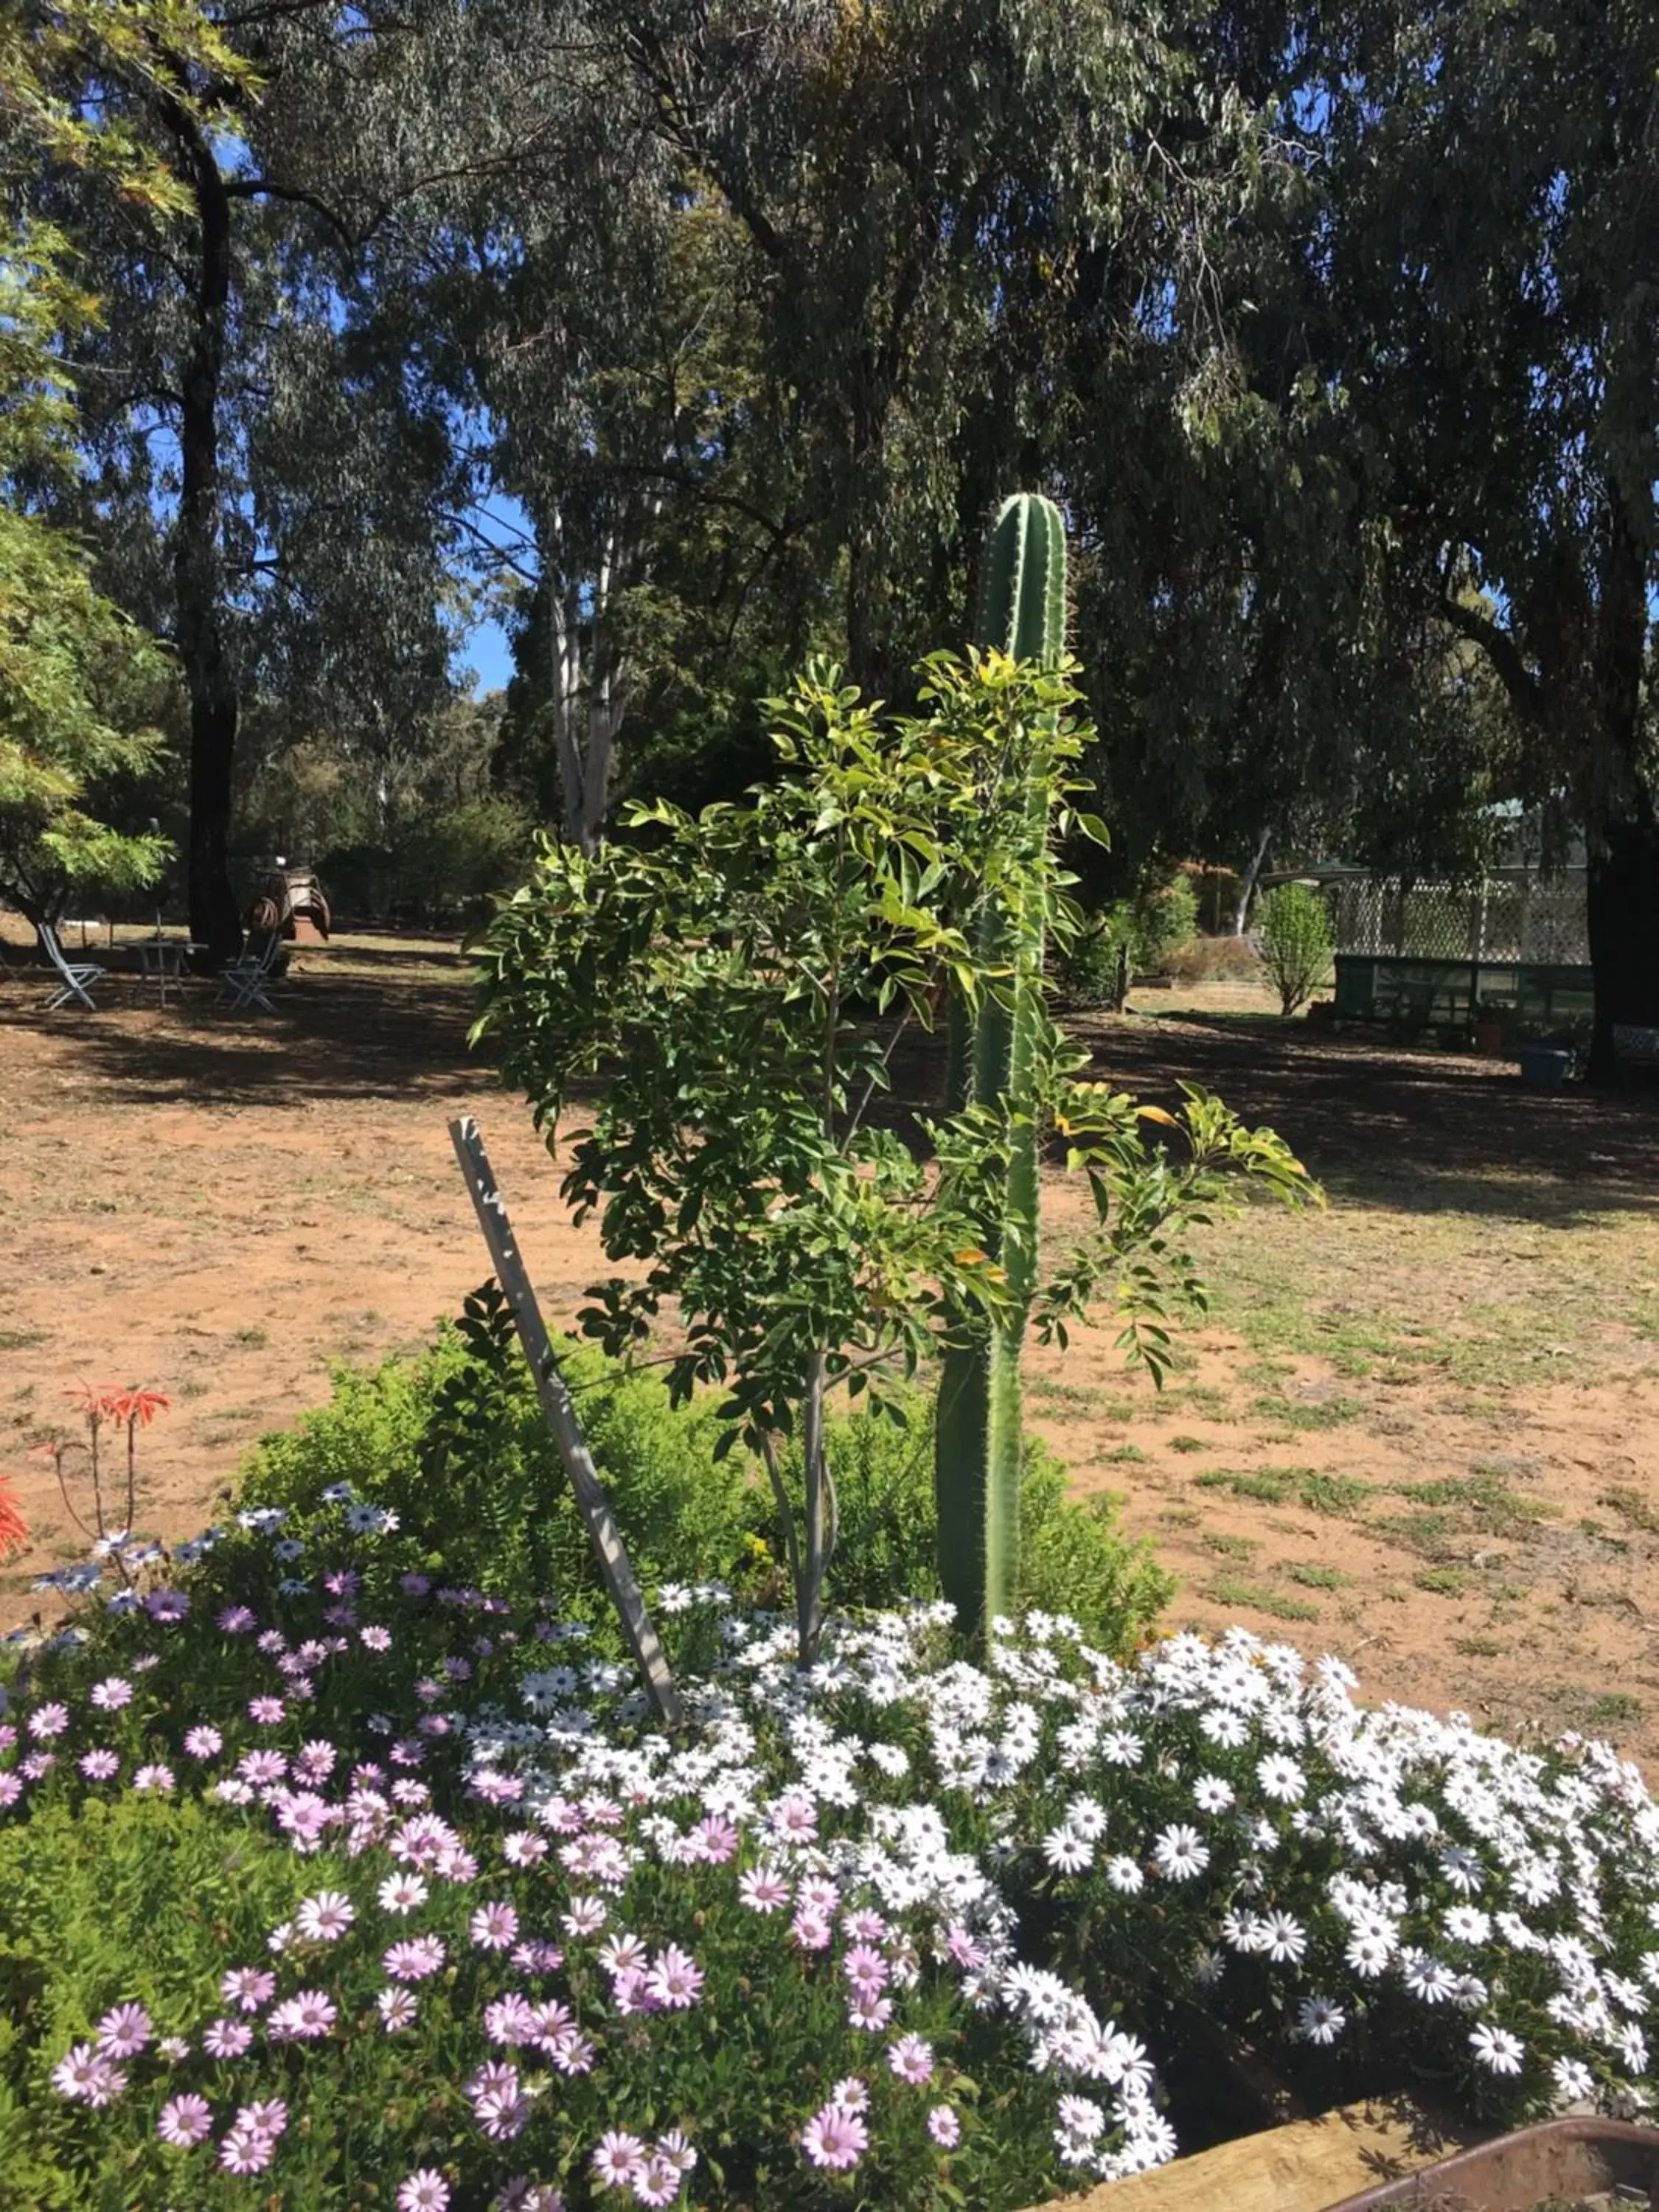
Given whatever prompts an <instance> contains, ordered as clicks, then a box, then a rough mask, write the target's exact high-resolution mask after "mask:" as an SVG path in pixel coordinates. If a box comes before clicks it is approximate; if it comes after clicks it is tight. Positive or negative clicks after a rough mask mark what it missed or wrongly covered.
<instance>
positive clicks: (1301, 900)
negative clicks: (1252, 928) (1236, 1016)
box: [1256, 884, 1331, 1014]
mask: <svg viewBox="0 0 1659 2212" xmlns="http://www.w3.org/2000/svg"><path fill="white" fill-rule="evenodd" d="M1256 928H1257V933H1258V934H1259V936H1260V938H1261V964H1262V966H1263V967H1264V968H1265V969H1267V977H1268V980H1269V981H1270V982H1271V983H1272V984H1273V988H1274V989H1275V990H1276V991H1277V992H1278V994H1279V1006H1280V1008H1281V1010H1282V1011H1283V1012H1285V1013H1286V1014H1293V1013H1294V1012H1296V1010H1297V1007H1298V1006H1300V1005H1301V1004H1302V1002H1303V1000H1304V999H1310V998H1312V996H1313V994H1314V993H1315V992H1316V990H1317V989H1318V988H1319V987H1320V985H1321V984H1322V982H1323V981H1325V978H1326V977H1327V976H1328V975H1329V974H1330V970H1331V925H1330V920H1329V917H1328V915H1327V914H1326V912H1325V902H1324V901H1323V899H1322V898H1321V897H1320V896H1319V894H1318V892H1317V891H1312V890H1309V888H1308V886H1307V885H1306V884H1279V887H1278V888H1277V890H1271V891H1269V892H1268V893H1267V896H1266V897H1265V898H1264V899H1263V900H1262V902H1261V907H1260V908H1259V910H1258V915H1257V921H1256Z"/></svg>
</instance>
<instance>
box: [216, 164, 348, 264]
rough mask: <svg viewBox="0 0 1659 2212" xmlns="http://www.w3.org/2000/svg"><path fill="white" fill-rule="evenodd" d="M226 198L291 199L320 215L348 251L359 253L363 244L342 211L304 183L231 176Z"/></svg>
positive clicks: (298, 205) (268, 178)
mask: <svg viewBox="0 0 1659 2212" xmlns="http://www.w3.org/2000/svg"><path fill="white" fill-rule="evenodd" d="M225 197H226V198H227V199H232V200H251V199H267V200H287V201H289V202H291V203H292V204H293V205H294V206H295V207H307V208H309V209H310V210H311V211H312V213H313V215H318V216H321V217H322V219H323V221H324V222H325V223H326V224H327V225H328V227H329V228H330V229H331V231H332V232H333V233H334V235H335V236H336V238H337V239H338V240H339V241H340V243H341V245H342V246H344V247H345V249H346V251H347V252H356V249H357V247H358V246H360V245H361V244H362V240H361V239H359V238H358V237H357V236H356V234H355V233H354V232H353V230H352V229H351V227H350V225H349V223H348V222H346V220H345V218H344V217H343V216H342V215H340V214H339V212H338V211H337V210H336V209H334V208H331V207H330V205H329V204H328V202H327V201H326V200H325V199H323V198H321V197H319V195H318V194H317V193H316V192H308V191H306V190H305V188H304V186H303V185H279V184H278V183H277V182H276V179H275V178H274V177H228V178H227V179H225Z"/></svg>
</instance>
